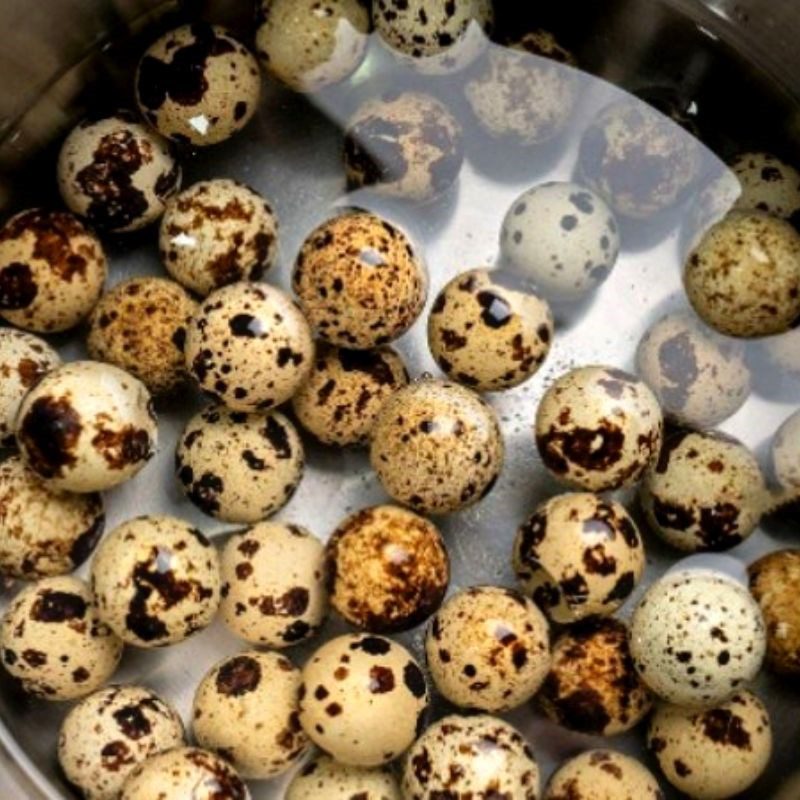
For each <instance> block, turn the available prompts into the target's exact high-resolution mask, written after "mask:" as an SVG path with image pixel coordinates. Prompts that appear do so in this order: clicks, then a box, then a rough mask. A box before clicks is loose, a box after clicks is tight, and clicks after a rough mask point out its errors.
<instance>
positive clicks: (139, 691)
mask: <svg viewBox="0 0 800 800" xmlns="http://www.w3.org/2000/svg"><path fill="white" fill-rule="evenodd" d="M183 742H184V730H183V722H181V718H180V717H179V716H178V713H177V712H176V711H175V709H174V708H172V706H170V705H169V704H168V703H166V702H165V701H164V700H162V699H161V698H160V697H159V696H158V695H156V694H155V693H153V692H151V691H150V690H149V689H145V688H143V687H140V686H110V687H109V688H107V689H101V690H100V691H98V692H95V693H94V694H92V695H89V697H86V698H84V699H83V700H81V702H80V703H78V705H76V706H74V707H73V708H72V710H71V711H70V712H69V714H67V717H66V719H65V720H64V722H63V723H62V725H61V728H60V730H59V734H58V762H59V764H60V765H61V769H62V770H63V771H64V775H65V776H66V778H67V780H68V781H69V782H70V783H71V784H72V785H73V786H76V787H77V788H78V789H79V790H80V791H81V793H82V794H83V796H84V797H85V798H87V800H117V798H118V797H119V793H120V790H121V789H122V785H123V783H125V779H126V778H127V777H128V775H130V773H131V772H132V771H133V769H134V767H136V766H137V765H138V764H141V763H142V762H144V761H146V760H147V759H148V758H151V757H152V756H154V755H157V754H158V753H163V752H164V751H165V750H171V749H172V748H173V747H180V746H181V745H182V744H183Z"/></svg>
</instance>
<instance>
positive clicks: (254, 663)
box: [192, 651, 309, 779]
mask: <svg viewBox="0 0 800 800" xmlns="http://www.w3.org/2000/svg"><path fill="white" fill-rule="evenodd" d="M299 688H300V670H298V669H297V667H295V666H294V664H292V662H291V661H289V659H288V658H286V657H285V656H282V655H279V654H277V653H259V652H256V651H251V652H247V653H240V654H239V655H236V656H232V657H230V658H226V659H225V660H223V661H221V662H220V663H219V664H217V665H216V666H214V668H213V669H211V671H210V672H209V673H208V674H207V675H206V676H205V677H204V678H203V680H202V681H201V682H200V685H199V686H198V687H197V691H196V693H195V696H194V706H193V709H192V730H193V732H194V736H195V739H196V740H197V743H198V744H199V745H200V746H201V747H205V748H206V749H208V750H209V751H211V752H214V753H218V754H219V755H221V756H223V757H224V758H225V759H227V760H228V761H229V762H230V763H231V764H232V765H233V766H234V767H235V769H236V770H237V771H238V772H239V774H240V775H242V777H244V778H258V779H263V778H271V777H273V776H275V775H280V774H281V773H282V772H286V770H288V769H290V768H291V767H292V765H293V764H294V763H295V762H296V761H297V760H298V759H299V758H300V757H301V756H302V755H303V754H304V753H305V752H306V750H307V749H308V746H309V741H308V737H307V736H306V735H305V734H304V733H303V731H302V729H301V727H300V722H299V721H298V706H297V701H298V690H299Z"/></svg>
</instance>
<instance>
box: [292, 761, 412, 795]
mask: <svg viewBox="0 0 800 800" xmlns="http://www.w3.org/2000/svg"><path fill="white" fill-rule="evenodd" d="M321 797H324V798H325V800H353V798H354V797H358V798H360V800H401V796H400V787H399V786H398V784H397V779H396V778H395V776H394V771H393V770H392V768H391V767H373V768H369V767H351V766H347V765H346V764H339V763H337V762H336V761H334V760H333V759H332V758H330V757H329V756H325V755H321V756H317V757H316V758H315V759H314V760H313V761H309V762H308V763H307V764H306V765H305V766H304V767H303V768H302V769H301V770H300V772H298V773H297V775H295V776H294V778H293V779H292V782H291V783H290V784H289V786H288V788H287V789H286V800H319V798H321Z"/></svg>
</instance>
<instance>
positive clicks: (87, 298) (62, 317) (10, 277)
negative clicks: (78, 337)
mask: <svg viewBox="0 0 800 800" xmlns="http://www.w3.org/2000/svg"><path fill="white" fill-rule="evenodd" d="M106 272H107V262H106V256H105V253H104V252H103V246H102V245H101V244H100V240H99V239H97V238H96V237H95V236H94V234H92V233H91V232H90V231H88V230H87V229H86V228H85V227H84V226H83V224H82V223H81V222H80V221H79V220H78V219H77V217H74V216H72V214H68V213H67V212H65V211H46V210H44V209H40V208H34V209H30V210H28V211H21V212H20V213H19V214H17V215H16V216H13V217H11V219H9V220H8V221H7V222H6V223H5V225H3V227H2V228H0V317H2V318H3V319H4V320H6V322H10V323H11V324H12V325H15V326H16V327H18V328H24V329H25V330H27V331H33V332H34V333H59V332H61V331H66V330H69V329H70V328H74V327H75V326H76V325H77V324H78V323H79V322H81V321H82V320H83V319H84V318H85V317H86V316H88V314H89V312H90V311H91V310H92V308H94V305H95V303H96V302H97V301H98V299H99V298H100V294H101V292H102V291H103V284H104V283H105V280H106Z"/></svg>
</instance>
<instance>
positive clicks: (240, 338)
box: [185, 282, 314, 411]
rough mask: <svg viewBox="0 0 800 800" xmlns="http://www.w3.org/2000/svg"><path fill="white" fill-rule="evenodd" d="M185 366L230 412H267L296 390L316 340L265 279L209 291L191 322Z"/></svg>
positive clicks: (296, 310) (293, 306)
mask: <svg viewBox="0 0 800 800" xmlns="http://www.w3.org/2000/svg"><path fill="white" fill-rule="evenodd" d="M185 352H186V364H187V366H188V367H189V370H190V371H191V373H192V374H193V375H194V377H195V378H196V379H197V382H198V384H199V385H200V388H201V389H203V391H205V392H206V393H207V394H208V395H210V396H211V397H214V398H216V399H218V400H220V401H222V402H223V403H224V404H225V405H226V406H227V407H228V408H230V409H232V410H234V411H256V410H260V411H267V410H269V409H271V408H274V407H276V406H279V405H281V404H283V403H285V402H286V401H287V400H289V399H290V398H291V396H292V395H293V394H294V393H295V392H296V391H297V389H298V388H299V387H300V385H301V384H302V383H303V381H304V380H305V379H306V377H307V376H308V374H309V372H310V371H311V367H312V365H313V356H314V341H313V339H312V338H311V330H310V328H309V327H308V323H307V322H306V319H305V317H304V316H303V314H302V313H301V311H300V309H299V308H298V307H297V305H296V303H295V302H294V300H292V298H291V297H289V295H288V294H286V293H285V292H283V291H281V290H280V289H277V288H275V287H274V286H270V285H268V284H266V283H248V282H241V283H233V284H231V285H230V286H225V287H223V288H222V289H217V291H215V292H213V293H212V294H210V295H209V296H208V297H207V298H206V300H205V302H204V303H203V304H202V305H201V306H200V311H199V312H198V314H197V316H195V317H194V319H193V320H192V321H191V322H190V324H189V328H188V331H187V334H186V351H185Z"/></svg>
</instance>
